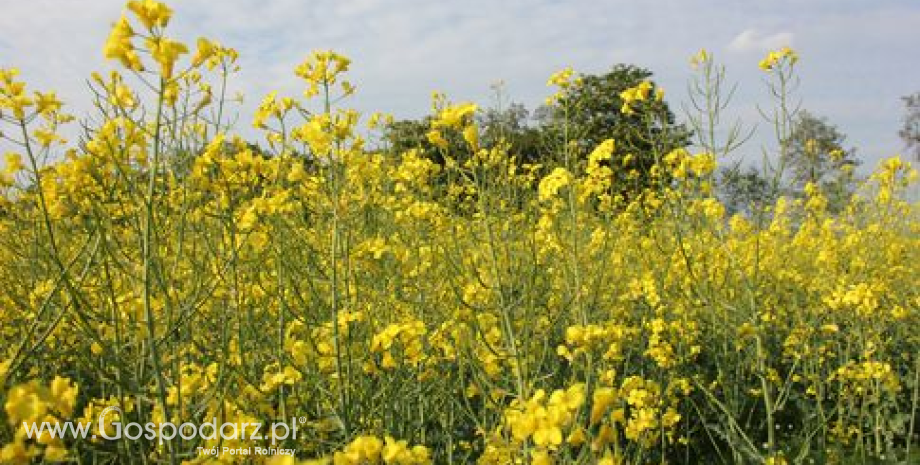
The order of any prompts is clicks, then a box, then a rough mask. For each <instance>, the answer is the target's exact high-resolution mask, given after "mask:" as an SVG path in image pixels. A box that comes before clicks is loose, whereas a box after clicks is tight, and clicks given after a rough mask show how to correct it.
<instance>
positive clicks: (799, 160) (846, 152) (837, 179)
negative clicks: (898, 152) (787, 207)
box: [783, 110, 859, 207]
mask: <svg viewBox="0 0 920 465" xmlns="http://www.w3.org/2000/svg"><path fill="white" fill-rule="evenodd" d="M845 142H846V136H845V135H844V134H843V133H841V132H840V130H838V129H837V127H836V126H835V125H833V124H831V123H830V122H828V121H827V119H826V118H822V117H818V116H816V115H813V114H812V113H810V112H808V111H806V110H802V111H801V112H800V113H799V114H798V116H797V117H796V119H795V122H794V124H793V127H792V131H791V132H790V134H789V137H788V139H787V140H785V141H783V143H784V144H785V160H783V162H784V166H785V167H786V168H787V169H788V173H789V175H790V177H791V178H790V186H789V187H790V190H791V192H792V193H793V194H794V195H802V192H803V189H804V187H805V185H806V184H808V183H813V184H816V185H818V186H820V187H821V188H822V189H823V191H824V193H825V195H827V196H828V200H829V201H830V202H831V203H830V205H831V207H834V206H835V205H840V204H842V203H843V201H844V200H845V199H846V198H848V197H849V196H850V194H852V192H853V189H854V188H855V185H856V182H855V179H854V177H853V169H854V168H855V167H856V166H857V165H858V164H859V160H858V159H857V158H856V149H854V148H846V147H845V145H844V144H845Z"/></svg>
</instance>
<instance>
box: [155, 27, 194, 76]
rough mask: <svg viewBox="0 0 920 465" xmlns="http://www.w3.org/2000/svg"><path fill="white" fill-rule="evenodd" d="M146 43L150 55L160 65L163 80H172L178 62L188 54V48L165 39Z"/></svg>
mask: <svg viewBox="0 0 920 465" xmlns="http://www.w3.org/2000/svg"><path fill="white" fill-rule="evenodd" d="M146 43H147V48H148V49H150V55H151V56H152V57H153V59H154V60H155V61H156V62H157V63H158V64H159V65H160V75H161V76H162V77H163V79H171V78H172V75H173V68H174V67H175V64H176V60H178V59H179V56H180V55H183V54H186V53H188V47H186V46H185V44H183V43H181V42H176V41H173V40H170V39H167V38H165V37H152V38H149V39H147V41H146Z"/></svg>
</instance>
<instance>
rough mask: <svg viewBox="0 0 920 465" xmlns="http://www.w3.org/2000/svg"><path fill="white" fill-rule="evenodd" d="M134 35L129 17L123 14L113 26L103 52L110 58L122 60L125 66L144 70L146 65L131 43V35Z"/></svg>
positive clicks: (135, 69)
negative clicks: (142, 62)
mask: <svg viewBox="0 0 920 465" xmlns="http://www.w3.org/2000/svg"><path fill="white" fill-rule="evenodd" d="M133 36H134V30H132V29H131V25H130V24H129V23H128V18H125V17H124V16H122V17H121V19H120V20H118V22H117V23H115V25H114V26H113V27H112V32H111V33H110V34H109V39H108V40H107V41H106V43H105V48H104V49H103V53H104V55H105V57H106V58H108V59H110V60H118V61H120V62H121V64H122V66H124V67H125V68H128V69H131V70H134V71H143V69H144V66H143V65H142V64H141V59H140V57H139V56H138V55H137V52H136V51H135V50H134V44H132V43H131V37H133Z"/></svg>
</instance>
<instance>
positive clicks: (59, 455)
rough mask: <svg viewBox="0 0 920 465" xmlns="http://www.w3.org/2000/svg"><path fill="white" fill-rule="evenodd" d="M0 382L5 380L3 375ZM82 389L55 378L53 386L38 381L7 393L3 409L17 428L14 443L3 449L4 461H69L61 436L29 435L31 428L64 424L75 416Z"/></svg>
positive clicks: (64, 379) (1, 457)
mask: <svg viewBox="0 0 920 465" xmlns="http://www.w3.org/2000/svg"><path fill="white" fill-rule="evenodd" d="M0 379H3V378H2V376H0ZM78 390H79V389H78V387H77V386H76V385H75V384H74V383H73V382H72V381H71V380H69V379H67V378H61V377H55V378H54V380H52V381H51V384H50V385H49V386H45V385H42V384H41V383H39V382H38V381H30V382H28V383H24V384H19V385H16V386H13V387H12V388H10V389H9V391H7V392H6V402H5V403H4V406H3V410H4V412H5V413H6V418H7V420H8V421H9V424H10V426H12V427H13V428H14V429H15V431H16V432H15V435H14V437H13V441H12V442H10V443H8V444H6V445H5V446H3V447H2V448H0V462H3V463H28V462H30V461H32V460H33V459H43V460H46V461H49V462H60V461H64V460H66V459H67V458H68V451H67V447H66V446H65V445H64V442H63V440H62V438H61V437H53V436H52V434H51V432H50V431H47V430H44V431H42V433H41V434H39V435H34V436H27V428H28V427H29V426H33V427H34V426H36V425H41V424H42V423H44V422H47V423H48V424H49V425H53V424H60V423H61V422H64V421H67V420H69V419H70V418H71V416H72V415H73V411H74V407H76V403H77V393H78Z"/></svg>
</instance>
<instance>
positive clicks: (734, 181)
mask: <svg viewBox="0 0 920 465" xmlns="http://www.w3.org/2000/svg"><path fill="white" fill-rule="evenodd" d="M716 180H717V183H718V186H719V188H718V192H719V195H718V196H719V198H720V200H721V201H722V203H723V204H724V205H725V210H726V212H727V213H728V214H729V215H734V214H735V213H743V214H746V215H752V214H754V213H755V212H757V211H760V210H761V209H762V208H764V207H766V206H768V205H770V204H772V203H773V202H775V201H776V195H774V189H773V186H772V185H771V183H770V181H769V180H768V179H767V178H766V177H765V176H764V175H763V174H762V173H761V172H760V171H758V170H757V169H756V168H753V167H748V168H747V169H746V170H743V171H742V170H741V168H740V167H733V168H722V169H721V170H719V173H718V176H717V177H716Z"/></svg>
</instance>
